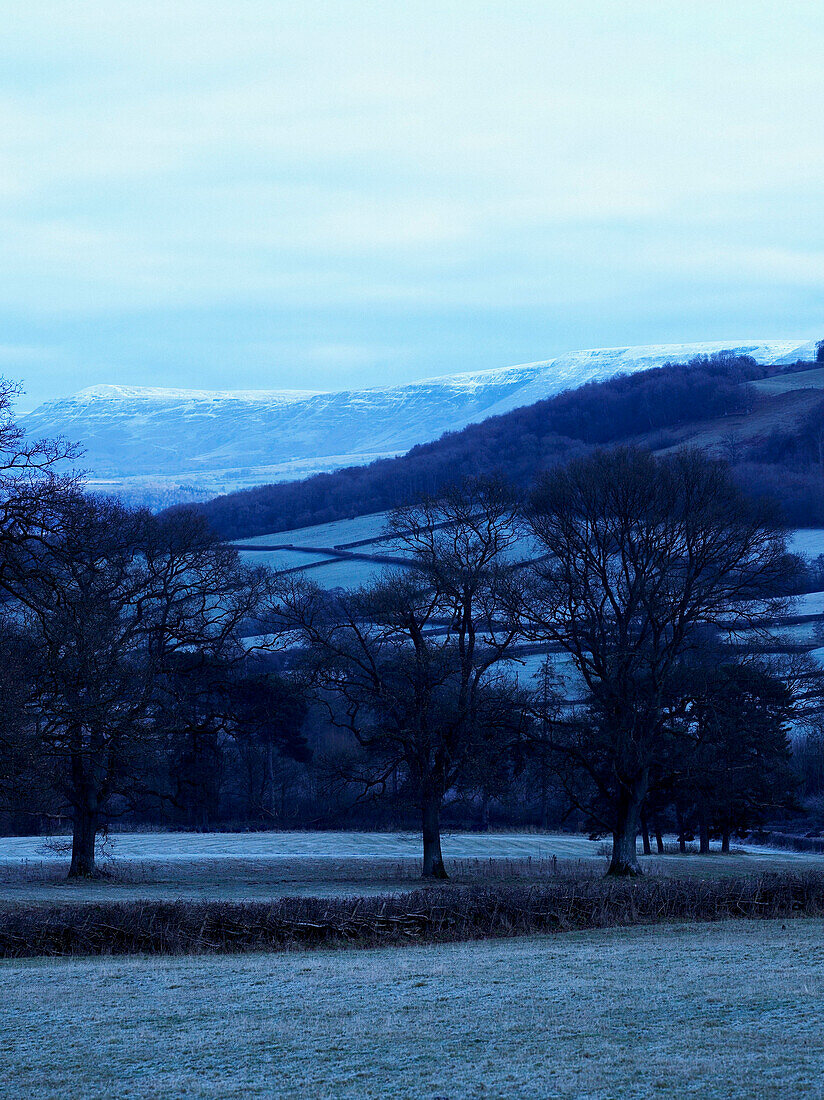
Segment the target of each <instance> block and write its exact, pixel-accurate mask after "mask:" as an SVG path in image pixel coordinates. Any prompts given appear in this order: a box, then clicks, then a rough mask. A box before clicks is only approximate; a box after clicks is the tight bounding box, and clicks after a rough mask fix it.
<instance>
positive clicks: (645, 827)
mask: <svg viewBox="0 0 824 1100" xmlns="http://www.w3.org/2000/svg"><path fill="white" fill-rule="evenodd" d="M641 836H642V838H643V841H644V855H645V856H651V855H652V845H651V844H650V842H649V822H648V821H647V815H646V814H645V813H642V814H641Z"/></svg>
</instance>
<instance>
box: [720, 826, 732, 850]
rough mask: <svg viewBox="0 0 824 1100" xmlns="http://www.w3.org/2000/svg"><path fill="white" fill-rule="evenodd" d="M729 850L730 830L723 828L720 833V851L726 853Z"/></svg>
mask: <svg viewBox="0 0 824 1100" xmlns="http://www.w3.org/2000/svg"><path fill="white" fill-rule="evenodd" d="M729 850H730V831H729V829H724V831H723V833H722V834H721V851H722V852H727V853H728V852H729Z"/></svg>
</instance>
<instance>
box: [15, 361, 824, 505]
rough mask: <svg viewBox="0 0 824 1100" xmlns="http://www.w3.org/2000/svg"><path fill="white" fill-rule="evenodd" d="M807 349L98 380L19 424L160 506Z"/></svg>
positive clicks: (107, 483)
mask: <svg viewBox="0 0 824 1100" xmlns="http://www.w3.org/2000/svg"><path fill="white" fill-rule="evenodd" d="M812 348H813V343H812V341H808V342H806V343H804V342H799V341H792V340H776V341H758V340H752V341H740V342H727V343H723V342H721V343H719V342H716V343H701V344H667V345H653V346H648V347H634V348H627V347H624V348H601V349H593V350H587V351H576V352H572V353H570V354H568V355H562V356H559V357H557V358H555V359H550V360H546V361H543V362H536V363H527V364H522V365H519V366H512V367H503V368H500V369H494V370H486V371H478V372H475V373H468V374H454V375H444V376H442V377H437V378H430V379H425V380H423V381H419V382H413V383H410V384H407V385H401V386H390V387H385V388H379V389H366V390H341V391H335V392H314V391H303V390H245V391H233V390H227V391H205V390H176V389H157V388H147V387H136V386H114V385H106V386H95V387H93V388H91V389H86V390H82V391H81V392H80V393H77V394H74V395H73V396H71V397H65V398H60V399H58V400H55V401H50V402H48V403H46V404H44V405H41V406H40V407H39V408H37V409H35V411H34V412H32V413H29V414H28V415H27V416H25V417H23V418H22V423H23V426H24V428H25V429H26V431H27V432H28V433H29V434H30V435H31V436H33V437H37V438H42V437H52V436H56V435H60V436H64V437H66V438H67V439H70V440H72V441H75V442H77V443H78V444H79V445H80V446H81V447H82V448H83V451H84V457H83V459H82V465H83V467H84V468H85V469H86V470H87V472H88V475H89V484H90V488H92V489H101V490H105V491H111V492H116V493H118V494H119V495H122V496H125V497H127V498H128V499H130V500H132V501H136V502H144V503H149V504H150V505H152V506H160V505H163V504H171V503H174V502H177V501H185V500H206V499H209V498H211V497H214V496H216V495H218V494H220V493H226V492H230V491H232V490H235V489H241V488H246V487H250V486H255V485H261V484H266V483H272V482H279V481H291V480H295V479H298V478H305V477H307V476H309V475H311V474H313V473H318V472H321V471H330V470H335V469H339V468H341V467H345V466H351V465H356V464H363V463H368V462H370V461H372V460H374V459H377V458H382V457H388V456H392V455H397V454H401V453H403V452H405V451H407V450H409V449H410V448H411V447H414V446H415V445H416V444H421V443H427V442H429V441H431V440H435V439H437V438H438V437H439V436H441V435H442V434H443V433H444V432H446V431H458V430H460V429H462V428H464V427H466V426H467V425H469V424H473V423H478V422H481V421H484V420H486V419H488V418H489V417H492V416H500V415H502V414H504V413H507V412H509V411H511V410H513V409H517V408H522V407H524V406H527V405H531V404H533V403H534V402H536V401H539V400H543V399H545V398H547V397H550V396H552V395H553V394H557V393H560V392H562V391H564V390H568V389H570V388H574V387H577V386H580V385H582V384H583V383H586V382H590V381H594V380H603V379H607V378H611V377H613V376H614V375H616V374H620V373H625V372H627V373H628V372H635V371H640V370H646V369H649V368H650V367H655V366H660V365H662V364H663V363H665V362H668V361H673V362H683V361H685V360H688V359H690V358H691V357H693V356H695V355H700V354H705V355H706V354H711V353H713V352H718V351H721V350H727V349H729V350H732V351H734V352H735V353H737V354H741V355H751V356H752V357H754V358H755V359H756V360H758V361H759V362H761V363H770V364H781V363H790V362H794V361H796V360H798V359H801V358H805V357H807V358H809V357H810V354H811V351H812Z"/></svg>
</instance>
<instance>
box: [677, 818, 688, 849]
mask: <svg viewBox="0 0 824 1100" xmlns="http://www.w3.org/2000/svg"><path fill="white" fill-rule="evenodd" d="M675 815H676V818H677V820H678V851H679V852H681V854H682V855H683V854H684V853H685V852H686V850H687V827H686V824H685V822H684V812H683V810H682V809H681V807H680V806H676V808H675Z"/></svg>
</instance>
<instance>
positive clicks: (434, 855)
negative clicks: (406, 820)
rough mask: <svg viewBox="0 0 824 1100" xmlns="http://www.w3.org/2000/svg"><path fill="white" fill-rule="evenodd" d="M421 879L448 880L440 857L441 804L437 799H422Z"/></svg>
mask: <svg viewBox="0 0 824 1100" xmlns="http://www.w3.org/2000/svg"><path fill="white" fill-rule="evenodd" d="M421 811H422V813H421V817H422V824H423V871H422V878H448V877H449V876H448V875H447V873H446V868H445V867H444V865H443V856H442V855H441V803H440V799H438V798H427V799H424V802H423V805H422V807H421Z"/></svg>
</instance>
